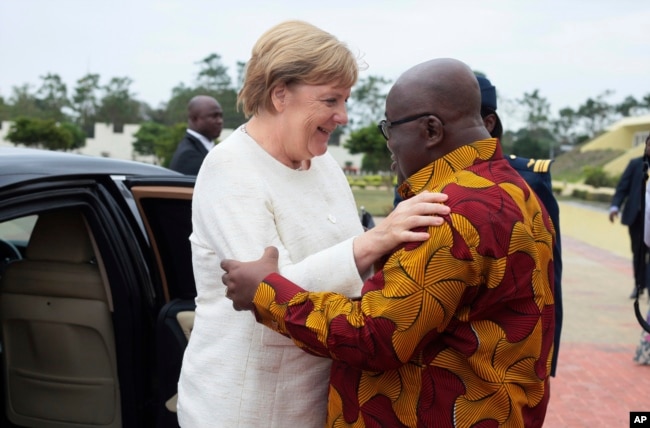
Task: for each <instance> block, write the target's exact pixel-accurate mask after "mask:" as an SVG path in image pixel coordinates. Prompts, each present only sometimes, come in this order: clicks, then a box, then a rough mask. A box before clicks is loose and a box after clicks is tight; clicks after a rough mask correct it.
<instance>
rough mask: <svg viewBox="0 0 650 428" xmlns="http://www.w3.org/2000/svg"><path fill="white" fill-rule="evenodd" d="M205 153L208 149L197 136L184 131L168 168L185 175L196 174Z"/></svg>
mask: <svg viewBox="0 0 650 428" xmlns="http://www.w3.org/2000/svg"><path fill="white" fill-rule="evenodd" d="M207 154H208V149H206V148H205V146H204V145H203V143H202V142H200V141H199V140H198V138H196V137H194V136H192V135H190V134H189V133H185V137H184V138H183V139H182V140H181V142H180V143H179V144H178V147H177V148H176V152H174V156H173V157H172V161H171V163H170V164H169V169H173V170H174V171H178V172H180V173H183V174H186V175H196V174H198V173H199V168H200V167H201V164H202V163H203V159H205V156H206V155H207Z"/></svg>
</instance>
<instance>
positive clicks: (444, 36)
mask: <svg viewBox="0 0 650 428" xmlns="http://www.w3.org/2000/svg"><path fill="white" fill-rule="evenodd" d="M286 19H303V20H306V21H308V22H311V23H313V24H315V25H317V26H319V27H321V28H322V29H324V30H327V31H329V32H330V33H332V34H334V35H336V36H337V37H338V38H339V39H341V40H343V41H345V42H346V43H348V45H349V46H350V47H351V48H353V50H355V52H358V53H359V54H360V55H362V56H363V59H364V61H365V62H366V63H367V65H368V68H367V69H366V70H365V71H364V72H363V73H362V75H361V76H362V77H363V76H367V75H378V76H383V77H386V78H389V79H394V78H396V77H397V76H398V75H399V74H400V73H401V72H402V71H404V70H406V69H407V68H409V67H410V66H412V65H415V64H417V63H419V62H422V61H426V60H428V59H431V58H436V57H454V58H457V59H460V60H462V61H464V62H466V63H467V64H468V65H469V66H470V67H472V68H473V69H474V70H480V71H482V72H484V73H485V74H486V75H487V77H488V78H489V79H490V80H492V82H493V83H494V84H495V85H496V87H497V92H498V94H499V97H500V98H502V99H515V98H520V97H521V96H522V95H523V94H524V93H525V92H532V91H533V90H535V89H539V91H540V94H541V95H542V96H543V97H546V98H547V99H548V100H549V101H550V103H551V107H552V109H553V110H554V111H557V110H559V109H560V108H563V107H572V108H577V107H578V106H579V105H580V104H582V103H583V102H584V101H586V100H587V98H589V97H592V98H593V97H596V96H598V95H599V94H602V93H603V92H604V91H605V90H608V89H609V90H613V91H615V94H614V95H613V96H612V97H610V98H608V99H607V100H609V102H619V101H621V100H622V99H623V98H625V97H626V96H628V95H633V96H635V97H636V98H641V97H643V96H644V95H646V94H648V93H650V1H645V0H617V1H613V0H545V1H532V0H528V1H527V0H491V1H487V0H484V1H476V0H455V1H452V0H421V1H420V0H399V1H397V0H389V1H380V0H374V1H371V0H323V1H318V2H315V1H310V0H274V1H262V0H249V1H245V0H231V1H223V0H157V1H156V0H129V1H126V0H0V96H3V97H5V98H10V97H11V93H12V87H14V86H19V85H22V84H25V83H29V84H32V85H33V86H34V88H36V87H38V85H39V84H40V79H39V76H42V75H45V74H46V73H48V72H51V73H56V74H59V75H60V76H61V77H62V78H63V80H64V81H65V82H66V83H67V84H68V91H69V92H71V91H72V88H73V87H74V86H75V83H76V81H77V79H79V78H81V77H82V76H84V75H85V74H87V73H89V72H92V73H98V74H99V75H100V76H101V79H102V80H101V83H107V82H108V80H109V79H110V78H112V77H123V76H128V77H130V78H131V79H133V81H134V83H133V85H132V87H131V89H132V91H133V92H134V93H135V94H136V98H138V99H141V100H143V101H146V102H147V103H149V104H150V105H152V106H153V107H157V106H158V105H159V104H160V103H161V102H164V101H167V100H168V99H169V98H170V94H171V89H172V88H173V87H174V86H176V85H178V84H179V83H181V82H183V83H185V84H186V85H192V84H193V83H194V79H195V77H196V74H197V72H198V70H199V66H198V65H197V62H198V61H200V60H201V59H203V58H205V57H206V56H208V55H209V54H211V53H217V54H219V55H221V60H222V63H223V64H224V65H225V66H227V67H228V68H229V70H230V72H231V74H232V76H233V79H234V77H235V70H236V63H237V61H246V60H247V59H248V57H249V55H250V50H251V47H252V46H253V44H254V43H255V41H256V40H257V38H258V37H259V36H260V35H261V34H262V33H263V32H264V31H265V30H267V29H268V28H269V27H271V26H273V25H275V24H277V23H279V22H281V21H283V20H286ZM233 81H234V80H233ZM500 107H501V106H500ZM503 107H504V109H505V105H504V106H503ZM504 109H501V108H500V109H499V110H500V111H502V115H503V114H506V113H507V112H506V111H503V110H504Z"/></svg>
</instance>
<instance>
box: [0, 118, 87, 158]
mask: <svg viewBox="0 0 650 428" xmlns="http://www.w3.org/2000/svg"><path fill="white" fill-rule="evenodd" d="M7 140H9V141H11V142H12V143H14V144H16V145H17V144H23V145H25V146H28V147H39V148H44V149H48V150H64V151H67V150H72V149H74V148H78V147H81V146H83V144H85V136H84V135H83V132H82V131H81V130H80V129H79V128H78V127H77V126H76V125H74V124H72V123H63V124H61V123H57V122H55V121H54V120H52V119H38V118H26V117H21V118H18V119H16V120H15V121H14V123H13V124H12V125H11V128H10V129H9V133H8V134H7Z"/></svg>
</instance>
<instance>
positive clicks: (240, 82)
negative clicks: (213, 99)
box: [235, 61, 246, 92]
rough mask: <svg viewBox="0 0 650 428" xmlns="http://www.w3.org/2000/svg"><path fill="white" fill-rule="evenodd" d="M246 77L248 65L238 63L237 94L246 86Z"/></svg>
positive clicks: (241, 62) (242, 62)
mask: <svg viewBox="0 0 650 428" xmlns="http://www.w3.org/2000/svg"><path fill="white" fill-rule="evenodd" d="M245 77H246V63H245V62H244V61H237V87H236V88H235V89H236V90H237V92H239V90H240V89H241V88H242V86H244V78H245Z"/></svg>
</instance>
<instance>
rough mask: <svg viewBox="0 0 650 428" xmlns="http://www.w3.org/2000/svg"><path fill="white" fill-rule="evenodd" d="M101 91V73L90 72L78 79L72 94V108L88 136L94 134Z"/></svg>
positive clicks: (78, 122) (77, 120)
mask: <svg viewBox="0 0 650 428" xmlns="http://www.w3.org/2000/svg"><path fill="white" fill-rule="evenodd" d="M98 91H99V74H93V73H88V74H86V75H85V76H84V77H82V78H81V79H79V80H77V86H76V87H75V88H74V94H73V95H72V103H71V107H72V110H73V111H74V112H75V113H76V116H77V117H76V123H77V125H79V126H80V127H81V129H82V130H83V131H84V132H85V133H86V135H87V136H88V137H92V136H93V135H94V132H95V129H94V124H95V115H96V114H97V109H98V102H97V92H98Z"/></svg>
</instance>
